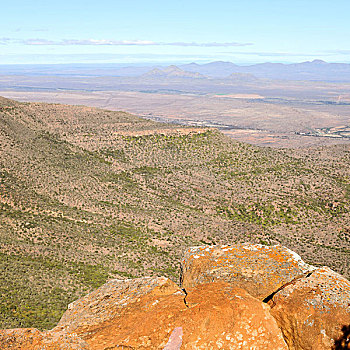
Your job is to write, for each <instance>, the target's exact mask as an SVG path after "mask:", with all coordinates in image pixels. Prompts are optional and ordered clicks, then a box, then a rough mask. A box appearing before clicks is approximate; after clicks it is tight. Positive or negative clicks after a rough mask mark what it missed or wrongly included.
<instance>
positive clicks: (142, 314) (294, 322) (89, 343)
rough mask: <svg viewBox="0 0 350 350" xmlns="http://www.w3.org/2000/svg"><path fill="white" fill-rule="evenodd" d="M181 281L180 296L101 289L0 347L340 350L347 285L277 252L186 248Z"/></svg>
mask: <svg viewBox="0 0 350 350" xmlns="http://www.w3.org/2000/svg"><path fill="white" fill-rule="evenodd" d="M181 280H182V285H181V287H182V288H184V289H181V288H180V287H179V286H177V285H176V284H175V283H174V282H172V281H171V280H169V279H168V278H166V277H143V278H137V279H128V280H112V281H109V282H108V283H106V284H105V285H103V286H101V287H100V288H99V289H97V290H95V291H93V292H92V293H90V294H88V295H86V296H85V297H83V298H81V299H79V300H77V301H75V302H73V303H72V304H70V305H69V306H68V310H67V311H66V312H65V314H64V315H63V317H62V318H61V320H60V322H59V323H58V325H57V326H56V327H55V328H54V329H52V330H50V331H44V332H40V331H38V330H36V329H14V330H3V331H0V348H1V349H3V350H10V349H11V350H13V349H16V350H43V349H45V350H51V349H52V350H68V349H71V350H111V349H119V348H120V349H140V350H141V349H159V350H180V349H181V350H190V349H232V350H236V349H246V350H248V349H256V350H259V349H261V350H262V349H264V350H265V349H274V350H282V349H283V350H287V349H293V350H294V349H295V350H299V349H300V350H301V349H303V350H306V349H307V350H309V349H315V350H323V349H331V348H332V347H333V346H334V344H345V345H344V346H343V347H342V348H340V349H346V347H345V346H347V345H346V344H347V340H346V339H341V337H342V336H344V334H343V335H342V329H344V327H347V326H348V325H349V324H350V282H349V281H347V280H346V279H344V278H343V277H341V276H340V275H338V274H336V273H335V272H333V271H332V270H330V269H329V268H325V267H324V268H319V269H316V268H315V267H312V266H310V265H307V264H305V263H304V262H303V261H302V260H301V258H300V257H299V256H298V255H297V254H295V253H293V252H292V251H290V250H288V249H287V248H284V247H281V246H273V247H267V246H262V245H250V244H235V245H232V246H213V247H194V248H191V249H190V250H189V251H188V252H187V253H186V254H185V258H184V260H183V261H182V275H181Z"/></svg>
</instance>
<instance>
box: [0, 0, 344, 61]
mask: <svg viewBox="0 0 350 350" xmlns="http://www.w3.org/2000/svg"><path fill="white" fill-rule="evenodd" d="M1 12H2V20H1V23H0V33H1V34H0V47H1V50H0V64H12V63H22V64H23V63H28V64H32V63H51V64H53V63H83V62H91V63H92V62H93V63H124V62H128V63H140V62H148V63H159V62H166V63H169V62H170V63H178V64H181V63H188V62H192V61H195V62H208V61H217V60H222V61H232V62H235V63H238V64H254V63H261V62H281V63H293V62H304V61H311V60H313V59H322V60H325V61H328V62H350V44H349V41H348V37H349V34H350V25H349V21H348V13H349V12H350V3H349V2H348V1H346V0H337V1H334V2H332V6H330V4H329V1H322V0H318V1H316V0H309V1H307V2H305V1H301V0H296V1H294V2H293V3H290V2H287V1H274V0H273V1H271V0H258V1H254V2H253V3H250V4H249V5H247V4H245V3H243V2H237V1H227V0H223V1H219V2H215V3H212V2H203V1H199V0H191V1H186V2H184V1H179V2H176V3H168V2H163V3H157V2H154V3H150V2H145V1H143V0H135V1H133V2H130V3H127V2H121V1H110V0H101V1H99V2H95V1H89V0H88V1H80V0H76V1H68V0H62V1H60V2H59V3H52V2H51V3H47V2H46V1H43V0H38V1H36V2H35V3H33V2H30V1H27V0H19V1H16V2H12V3H11V2H6V3H4V4H3V5H2V8H1ZM77 23H79V25H77Z"/></svg>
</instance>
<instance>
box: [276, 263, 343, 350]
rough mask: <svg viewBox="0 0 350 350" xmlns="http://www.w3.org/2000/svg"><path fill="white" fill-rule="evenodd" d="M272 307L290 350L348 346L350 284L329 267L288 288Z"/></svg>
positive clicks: (281, 291) (278, 295)
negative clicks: (335, 345)
mask: <svg viewBox="0 0 350 350" xmlns="http://www.w3.org/2000/svg"><path fill="white" fill-rule="evenodd" d="M269 304H270V305H271V307H272V309H271V314H272V315H273V316H274V317H275V319H276V320H277V323H278V325H279V327H280V328H281V329H282V332H283V335H284V338H285V339H286V342H287V343H288V346H289V349H290V350H311V349H315V350H323V349H331V348H332V346H334V344H335V343H337V344H342V343H344V344H345V343H347V341H346V339H345V338H344V337H346V336H347V335H346V334H344V329H346V328H347V327H349V325H350V282H349V281H348V280H346V279H345V278H344V277H342V276H341V275H339V274H337V273H336V272H334V271H332V270H331V269H329V268H328V267H322V268H319V269H317V270H316V271H314V272H313V273H312V274H311V275H310V276H309V277H307V278H301V279H299V280H296V281H295V282H294V283H291V284H289V285H287V286H285V287H284V288H283V289H282V290H280V291H279V292H277V293H276V294H275V295H274V296H273V298H272V299H271V300H270V301H269ZM343 338H344V339H343ZM347 348H350V346H349V347H345V346H344V347H338V348H337V349H347Z"/></svg>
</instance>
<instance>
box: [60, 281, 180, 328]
mask: <svg viewBox="0 0 350 350" xmlns="http://www.w3.org/2000/svg"><path fill="white" fill-rule="evenodd" d="M174 293H175V294H176V295H179V296H180V297H179V299H180V300H182V299H183V295H184V294H183V292H182V290H181V289H180V288H179V287H178V286H177V285H176V284H175V283H174V282H173V281H171V280H169V279H168V278H166V277H141V278H135V279H127V280H118V279H115V280H111V281H109V282H107V283H106V284H104V285H103V286H101V287H100V288H98V289H96V290H94V291H93V292H91V293H89V294H88V295H86V296H84V297H82V298H80V299H78V300H76V301H75V302H73V303H71V304H69V305H68V310H67V311H66V312H65V313H64V314H63V316H62V318H61V320H60V321H59V323H58V325H57V327H55V328H54V330H62V329H64V330H65V331H67V332H69V333H71V332H75V331H76V330H77V329H79V333H80V334H82V335H84V334H85V333H84V330H86V332H89V330H90V329H91V328H92V327H95V326H98V325H101V324H103V323H105V322H108V321H110V320H112V319H114V318H115V317H117V316H118V315H119V314H120V313H121V312H122V310H123V309H128V308H129V305H130V304H134V303H135V302H136V303H137V302H139V301H140V298H141V297H145V296H148V297H149V298H154V300H157V297H158V296H159V297H161V296H165V295H172V294H174Z"/></svg>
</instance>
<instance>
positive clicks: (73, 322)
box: [53, 278, 287, 350]
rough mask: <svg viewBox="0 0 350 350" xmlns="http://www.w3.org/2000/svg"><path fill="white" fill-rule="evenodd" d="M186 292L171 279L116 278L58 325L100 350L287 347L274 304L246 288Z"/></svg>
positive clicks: (215, 286)
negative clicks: (275, 315) (116, 349)
mask: <svg viewBox="0 0 350 350" xmlns="http://www.w3.org/2000/svg"><path fill="white" fill-rule="evenodd" d="M184 297H185V295H184V294H183V293H182V291H181V290H179V289H178V288H177V287H176V285H175V284H174V283H173V282H171V281H170V280H168V279H166V278H153V279H143V278H140V279H137V280H127V281H125V282H122V281H112V283H110V284H109V285H108V284H107V285H105V286H103V287H101V288H100V289H99V290H97V291H95V292H94V293H91V294H89V295H88V296H86V297H85V298H82V299H81V300H78V301H77V302H75V303H73V305H71V306H70V309H69V310H68V311H67V313H66V314H65V315H64V316H63V318H62V320H61V321H60V323H59V326H58V327H56V328H55V329H56V330H60V331H61V332H62V331H65V332H67V333H69V334H70V333H71V332H74V334H77V335H78V336H79V337H81V338H83V339H84V340H85V341H86V342H87V343H88V344H89V346H90V348H91V349H94V350H106V349H115V348H123V347H124V348H125V349H128V348H130V349H166V350H177V349H181V350H183V349H184V350H186V349H247V350H248V349H252V348H255V349H257V350H258V349H267V348H271V349H276V350H278V349H287V346H286V344H285V342H284V339H283V336H282V333H281V331H280V329H279V328H278V326H277V323H276V321H275V319H274V318H273V317H272V316H271V315H270V313H269V310H270V307H269V306H268V305H267V304H264V303H262V302H260V301H259V300H257V299H255V298H253V297H252V296H250V295H249V294H248V293H247V292H246V291H244V290H243V289H240V288H236V287H234V286H232V285H230V284H228V283H224V282H215V283H208V284H203V285H200V286H198V288H195V289H194V290H193V291H192V292H191V293H190V294H188V295H187V297H186V303H185V301H184ZM55 329H54V330H53V331H55Z"/></svg>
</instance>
